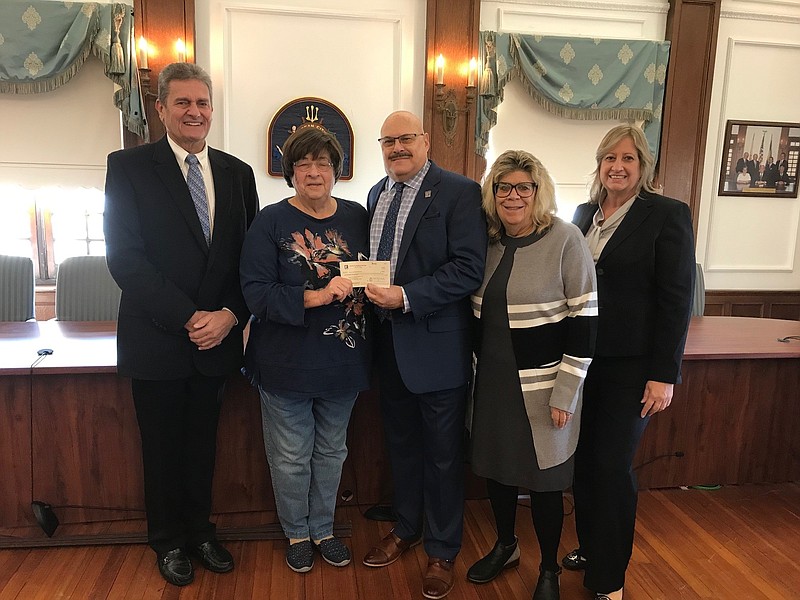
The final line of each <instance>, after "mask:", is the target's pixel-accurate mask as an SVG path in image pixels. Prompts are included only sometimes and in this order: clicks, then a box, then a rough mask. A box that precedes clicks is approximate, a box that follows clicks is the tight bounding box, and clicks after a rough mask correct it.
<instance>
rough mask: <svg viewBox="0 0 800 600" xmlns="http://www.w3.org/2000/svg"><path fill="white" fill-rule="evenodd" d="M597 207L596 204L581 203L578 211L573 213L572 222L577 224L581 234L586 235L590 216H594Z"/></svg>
mask: <svg viewBox="0 0 800 600" xmlns="http://www.w3.org/2000/svg"><path fill="white" fill-rule="evenodd" d="M598 208H600V207H599V206H598V205H597V204H582V205H581V206H579V207H578V213H577V214H576V215H575V218H574V220H573V222H574V223H575V225H577V227H578V229H580V230H581V232H582V233H583V235H586V232H587V231H589V227H590V226H591V224H592V218H594V215H595V213H596V212H597V209H598Z"/></svg>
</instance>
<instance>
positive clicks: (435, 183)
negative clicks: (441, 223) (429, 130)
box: [395, 163, 442, 273]
mask: <svg viewBox="0 0 800 600" xmlns="http://www.w3.org/2000/svg"><path fill="white" fill-rule="evenodd" d="M441 179H442V170H441V169H440V168H439V167H437V166H436V165H435V164H433V163H431V166H430V168H429V169H428V174H427V175H425V179H423V180H422V185H421V186H420V187H419V191H418V192H417V195H416V196H415V197H414V204H412V205H411V212H409V213H408V219H406V224H405V226H404V227H403V239H402V240H401V241H400V250H399V251H398V253H397V267H396V269H395V273H396V272H397V271H399V270H400V266H401V265H402V264H403V259H404V258H405V257H406V253H408V249H409V247H410V246H411V239H412V238H413V237H414V232H415V231H416V230H417V227H418V226H419V222H420V221H421V220H422V216H423V215H424V214H425V213H426V212H427V210H428V207H429V206H430V205H431V203H432V202H433V200H434V199H435V198H436V194H438V193H439V182H440V181H441Z"/></svg>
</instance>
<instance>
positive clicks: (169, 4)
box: [123, 0, 196, 148]
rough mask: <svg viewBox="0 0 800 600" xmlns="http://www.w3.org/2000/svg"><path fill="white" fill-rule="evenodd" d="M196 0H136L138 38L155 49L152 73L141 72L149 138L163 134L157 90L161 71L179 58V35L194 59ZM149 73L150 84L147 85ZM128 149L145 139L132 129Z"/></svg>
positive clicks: (189, 57)
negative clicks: (177, 46)
mask: <svg viewBox="0 0 800 600" xmlns="http://www.w3.org/2000/svg"><path fill="white" fill-rule="evenodd" d="M194 5H195V2H194V0H134V4H133V15H134V27H135V30H136V39H137V40H138V39H139V36H141V35H143V36H144V37H145V39H147V41H148V43H149V44H150V45H151V46H152V47H153V48H154V49H155V50H156V52H154V53H153V55H151V56H150V59H149V60H148V63H149V67H150V70H149V73H148V72H142V75H143V81H142V83H143V86H142V87H143V91H144V92H145V112H146V115H147V124H148V128H149V130H150V140H151V141H154V140H157V139H159V138H160V137H161V136H163V135H164V126H163V125H162V124H161V120H160V119H159V118H158V113H157V112H156V109H155V99H156V93H157V91H158V74H159V73H160V72H161V69H163V68H164V67H165V66H167V65H168V64H169V63H171V62H173V61H175V60H176V56H175V50H174V44H175V40H177V39H178V38H181V39H183V41H184V43H185V44H186V60H187V62H195V56H196V49H195V39H196V36H195V21H194V9H195V6H194ZM148 76H149V85H148V86H147V87H145V86H144V83H145V79H146V78H147V77H148ZM123 140H124V145H125V147H126V148H130V147H133V146H138V145H139V144H142V143H143V140H142V139H141V138H139V137H138V136H136V135H134V134H133V133H131V132H129V131H127V130H126V131H124V132H123Z"/></svg>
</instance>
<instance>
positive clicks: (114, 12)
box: [0, 0, 149, 139]
mask: <svg viewBox="0 0 800 600" xmlns="http://www.w3.org/2000/svg"><path fill="white" fill-rule="evenodd" d="M90 54H94V55H95V56H97V57H98V58H99V59H100V60H101V61H102V62H103V65H104V69H105V74H106V77H108V78H109V79H111V81H113V82H114V83H116V84H117V85H118V86H119V89H118V90H116V91H115V92H114V98H113V101H114V105H115V106H116V107H117V108H118V109H119V110H120V111H121V112H122V120H123V123H124V124H125V126H126V127H127V128H128V129H129V130H130V131H132V132H134V133H135V134H137V135H139V136H141V137H142V138H144V139H147V138H148V137H149V136H148V131H147V126H146V122H145V115H144V102H143V100H142V96H141V92H140V87H139V71H138V68H137V65H136V52H135V48H134V35H133V8H132V7H131V6H128V5H126V4H120V3H114V4H99V3H97V2H46V1H43V0H24V1H20V0H2V2H1V3H0V93H4V94H38V93H42V92H49V91H52V90H54V89H56V88H57V87H59V86H61V85H64V84H65V83H67V82H68V81H69V80H70V79H71V78H72V77H73V76H74V75H75V74H76V73H77V72H78V71H79V70H80V68H81V67H82V66H83V64H84V62H85V61H86V59H87V58H88V57H89V55H90Z"/></svg>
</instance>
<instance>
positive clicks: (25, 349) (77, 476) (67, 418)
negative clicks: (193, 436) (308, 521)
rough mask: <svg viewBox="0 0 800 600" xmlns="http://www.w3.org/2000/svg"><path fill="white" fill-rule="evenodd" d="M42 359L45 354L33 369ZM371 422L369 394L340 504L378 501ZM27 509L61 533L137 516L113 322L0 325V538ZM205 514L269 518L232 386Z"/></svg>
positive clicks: (355, 424) (241, 386) (247, 394)
mask: <svg viewBox="0 0 800 600" xmlns="http://www.w3.org/2000/svg"><path fill="white" fill-rule="evenodd" d="M41 348H49V349H52V350H53V354H52V355H49V356H45V357H43V358H42V359H41V361H40V362H38V364H36V365H35V366H32V365H33V364H34V362H35V361H36V360H37V359H38V358H39V356H38V355H37V350H39V349H41ZM379 423H380V418H379V411H378V406H377V401H376V398H375V396H374V394H371V393H364V394H362V395H361V396H360V398H359V400H358V402H357V403H356V407H355V409H354V412H353V418H352V420H351V425H350V427H351V429H350V432H349V438H348V439H349V444H348V445H349V447H350V454H349V457H348V459H347V462H346V463H345V466H344V469H343V473H342V482H341V486H340V498H341V501H342V502H344V501H347V502H350V503H356V502H358V503H364V504H370V503H375V502H378V501H381V500H385V499H386V498H385V496H386V494H387V493H388V488H387V484H388V482H387V481H386V479H385V477H384V474H385V473H386V472H387V469H388V467H387V466H386V464H385V460H386V459H385V456H384V453H383V438H382V428H381V427H380V426H379V425H377V424H379ZM376 425H377V426H376ZM376 449H377V450H376ZM32 500H41V501H44V502H47V503H49V504H51V505H52V506H53V507H55V508H56V512H57V514H58V517H59V519H60V520H61V522H62V523H70V522H84V521H98V520H106V519H121V518H136V517H142V516H143V510H144V490H143V482H142V464H141V446H140V438H139V430H138V426H137V423H136V415H135V411H134V408H133V401H132V399H131V394H130V380H128V379H127V378H123V377H119V376H117V375H116V324H115V323H113V322H107V323H102V322H98V323H75V322H58V321H43V322H34V323H0V527H15V526H19V525H35V520H34V519H33V515H32V512H31V509H30V503H31V501H32ZM213 506H214V510H215V511H216V512H217V513H228V512H249V511H266V510H274V507H275V503H274V498H273V494H272V484H271V481H270V478H269V469H268V467H267V463H266V458H265V455H264V446H263V440H262V434H261V411H260V404H259V399H258V394H257V393H256V391H255V390H254V389H253V388H252V387H251V386H250V385H249V384H248V383H247V382H246V380H245V379H244V377H242V376H240V375H236V376H234V377H231V379H230V380H229V381H228V384H227V388H226V394H225V401H224V404H223V409H222V414H221V416H220V424H219V432H218V443H217V463H216V473H215V477H214V498H213ZM92 507H94V508H92Z"/></svg>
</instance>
